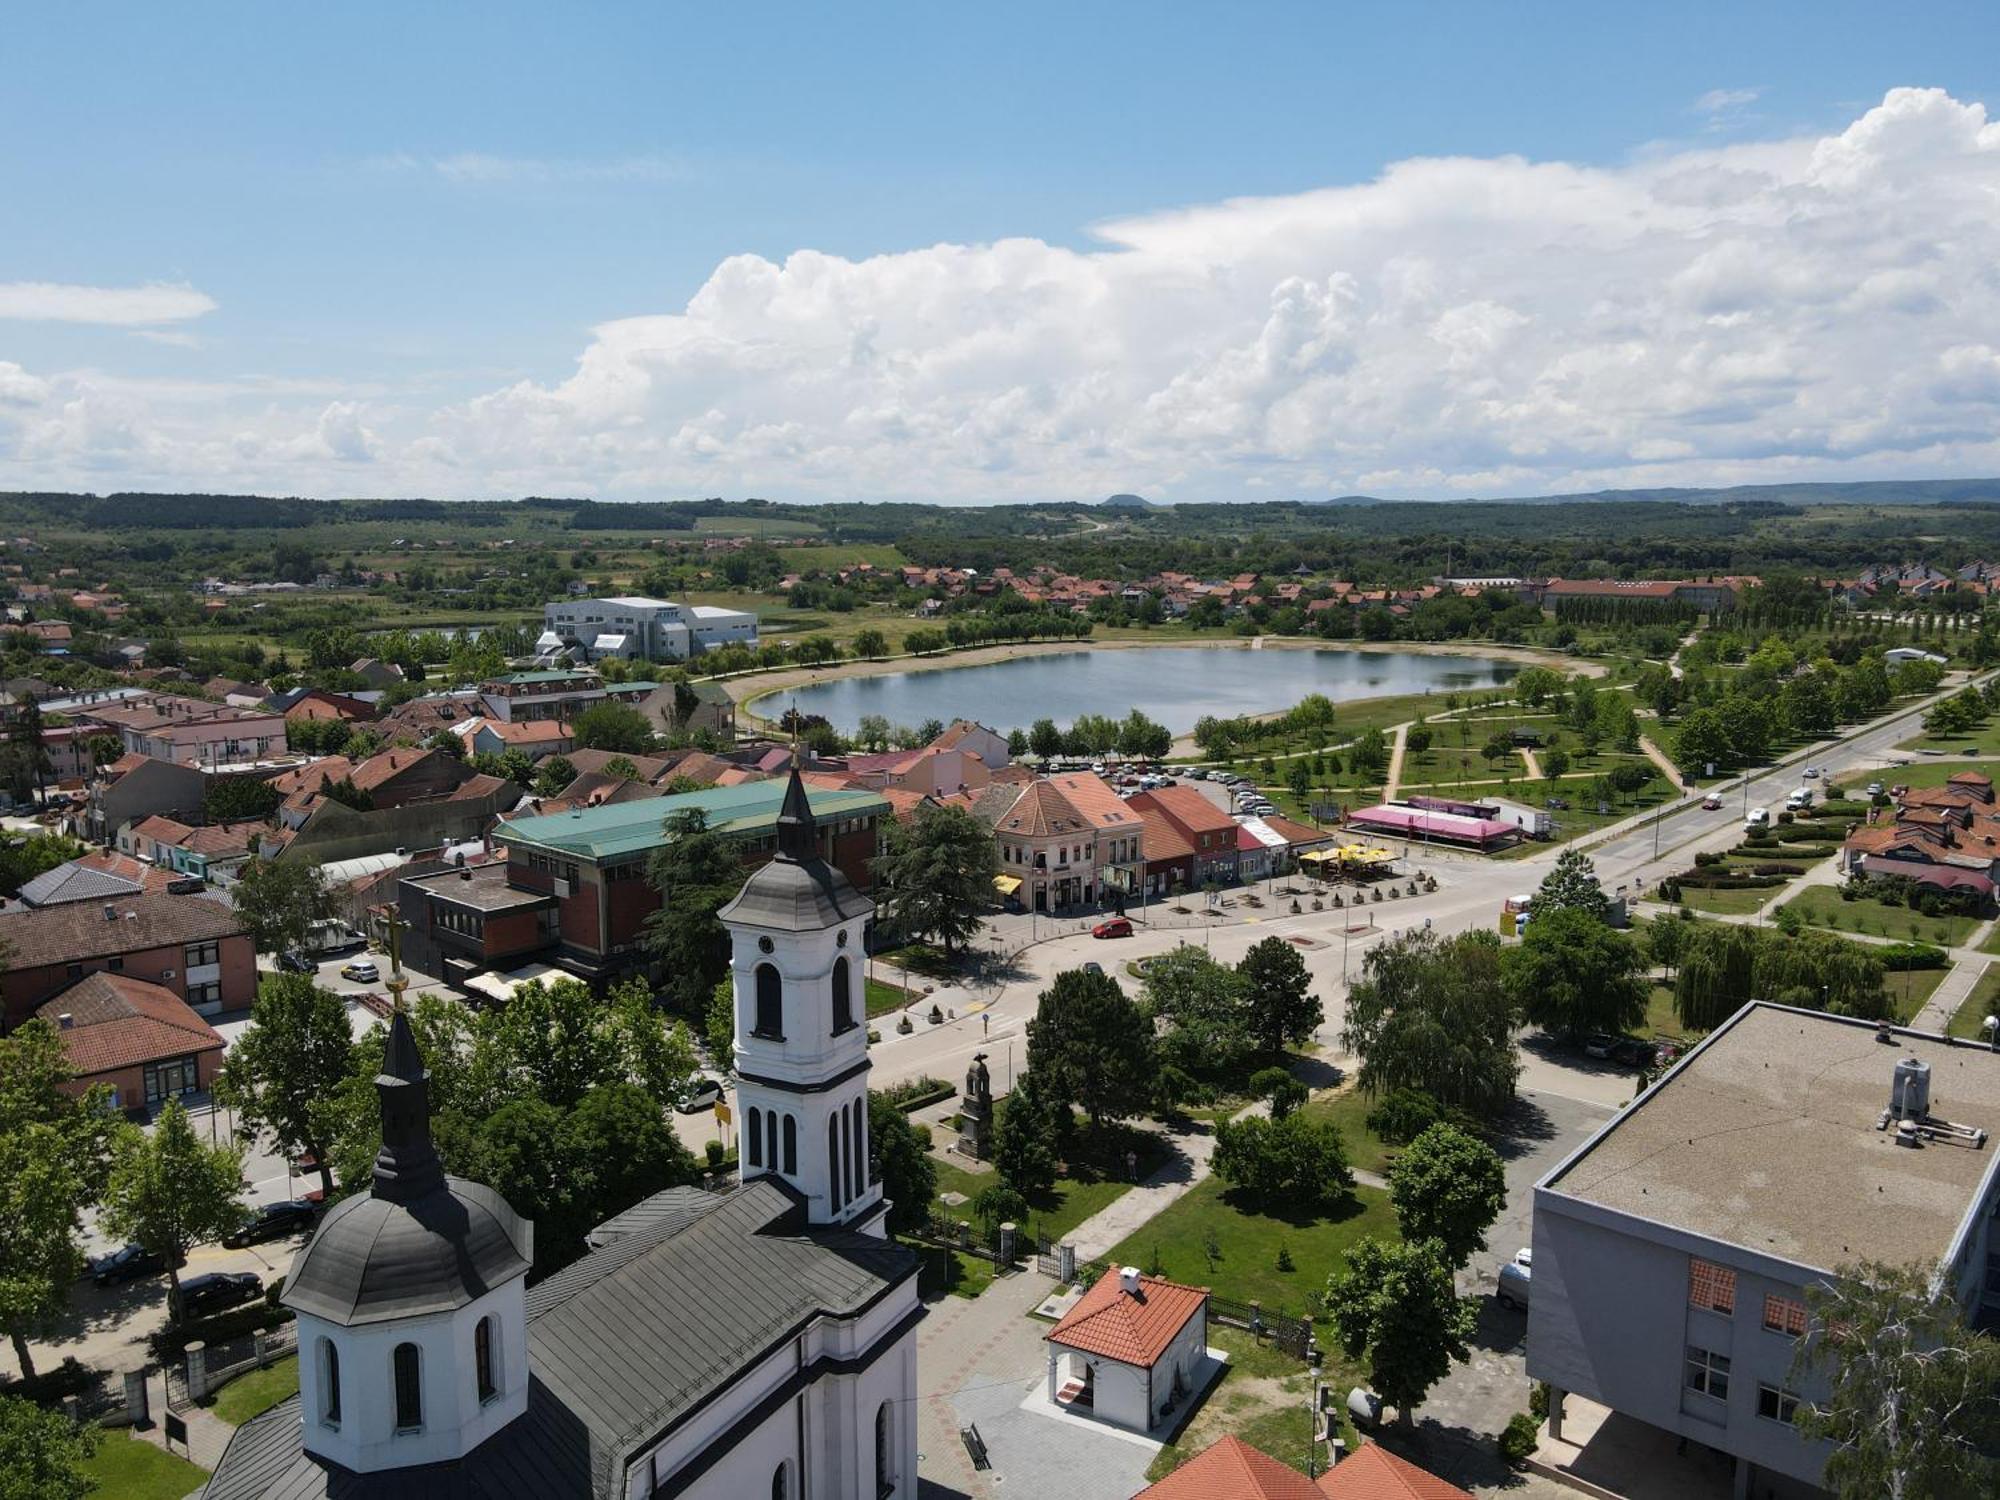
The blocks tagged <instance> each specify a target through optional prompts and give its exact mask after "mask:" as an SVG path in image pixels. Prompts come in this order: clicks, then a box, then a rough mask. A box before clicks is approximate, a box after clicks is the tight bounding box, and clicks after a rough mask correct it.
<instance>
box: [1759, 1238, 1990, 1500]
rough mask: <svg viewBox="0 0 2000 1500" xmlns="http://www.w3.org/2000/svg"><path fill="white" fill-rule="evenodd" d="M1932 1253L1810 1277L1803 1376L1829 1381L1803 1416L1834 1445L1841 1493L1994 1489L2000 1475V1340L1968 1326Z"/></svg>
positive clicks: (1903, 1496)
mask: <svg viewBox="0 0 2000 1500" xmlns="http://www.w3.org/2000/svg"><path fill="white" fill-rule="evenodd" d="M1935 1274H1936V1272H1935V1271H1934V1270H1933V1268H1931V1267H1929V1266H1924V1265H1916V1266H1907V1267H1900V1266H1884V1265H1861V1266H1854V1267H1848V1268H1845V1269H1843V1271H1842V1272H1841V1274H1840V1275H1839V1276H1838V1277H1837V1278H1836V1279H1835V1280H1834V1281H1833V1282H1832V1283H1830V1284H1821V1285H1819V1286H1817V1287H1813V1288H1809V1289H1808V1290H1807V1292H1806V1302H1807V1305H1808V1307H1809V1308H1810V1310H1811V1323H1810V1325H1809V1327H1808V1330H1807V1333H1806V1336H1805V1337H1804V1338H1803V1339H1801V1340H1800V1341H1799V1343H1798V1345H1797V1346H1796V1348H1795V1350H1794V1353H1793V1366H1792V1368H1793V1378H1792V1379H1791V1380H1790V1381H1789V1382H1788V1383H1789V1384H1791V1385H1793V1386H1794V1387H1800V1388H1803V1387H1808V1386H1813V1385H1818V1384H1820V1383H1821V1382H1824V1385H1825V1389H1826V1391H1827V1394H1826V1396H1825V1398H1824V1399H1822V1400H1818V1401H1809V1402H1802V1403H1800V1406H1799V1409H1798V1417H1797V1421H1798V1425H1799V1428H1800V1430H1801V1431H1802V1432H1803V1433H1804V1434H1805V1435H1806V1436H1807V1437H1812V1438H1821V1439H1824V1440H1825V1441H1827V1442H1830V1443H1832V1444H1833V1445H1834V1447H1833V1453H1832V1454H1831V1455H1830V1456H1829V1457H1828V1459H1827V1463H1826V1483H1827V1486H1828V1488H1829V1489H1831V1490H1832V1491H1833V1493H1834V1494H1835V1495H1836V1496H1838V1497H1840V1500H1884V1497H1886V1500H1919V1497H1929V1496H1932V1495H1951V1494H1965V1495H1991V1494H1993V1493H1995V1490H1996V1484H2000V1465H1996V1464H1995V1462H1994V1460H1993V1458H1992V1456H1991V1455H1992V1452H1993V1443H1994V1440H1995V1438H1996V1437H2000V1343H1996V1342H1995V1341H1994V1340H1993V1339H1992V1338H1990V1337H1988V1336H1986V1335H1984V1334H1979V1333H1974V1332H1972V1331H1971V1330H1970V1329H1968V1328H1967V1327H1966V1326H1965V1321H1964V1314H1963V1312H1962V1310H1961V1309H1960V1308H1959V1306H1958V1304H1957V1303H1956V1301H1955V1300H1954V1299H1953V1298H1952V1296H1951V1294H1950V1293H1949V1292H1937V1291H1933V1288H1932V1281H1933V1277H1934V1276H1935Z"/></svg>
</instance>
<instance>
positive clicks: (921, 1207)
mask: <svg viewBox="0 0 2000 1500" xmlns="http://www.w3.org/2000/svg"><path fill="white" fill-rule="evenodd" d="M868 1166H869V1176H870V1180H872V1181H875V1182H879V1183H881V1184H882V1193H883V1196H884V1197H886V1198H887V1199H888V1200H889V1221H888V1227H889V1232H890V1233H891V1234H905V1233H908V1232H909V1231H910V1230H913V1229H916V1228H918V1227H919V1226H921V1225H922V1224H923V1222H924V1221H925V1220H926V1219H927V1218H929V1217H930V1211H931V1200H932V1199H933V1198H935V1197H936V1196H937V1163H936V1162H934V1161H932V1160H931V1154H930V1152H929V1151H927V1150H925V1149H924V1143H923V1141H922V1140H921V1139H919V1138H918V1136H917V1132H916V1128H915V1127H914V1126H912V1125H911V1124H910V1117H909V1116H908V1115H906V1114H904V1113H903V1112H902V1110H900V1109H898V1108H897V1107H896V1106H895V1105H894V1104H892V1103H890V1101H889V1100H887V1099H885V1098H883V1097H882V1096H881V1095H880V1094H876V1093H871V1094H869V1096H868Z"/></svg>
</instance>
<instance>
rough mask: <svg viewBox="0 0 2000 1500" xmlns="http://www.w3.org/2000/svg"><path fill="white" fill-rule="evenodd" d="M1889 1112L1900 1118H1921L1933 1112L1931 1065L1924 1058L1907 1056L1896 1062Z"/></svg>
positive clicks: (1891, 1084) (1890, 1086) (1890, 1088)
mask: <svg viewBox="0 0 2000 1500" xmlns="http://www.w3.org/2000/svg"><path fill="white" fill-rule="evenodd" d="M1889 1112H1890V1113H1891V1114H1892V1115H1894V1116H1895V1117H1896V1118H1897V1119H1899V1120H1921V1119H1923V1118H1924V1116H1926V1115H1928V1114H1929V1113H1930V1112H1931V1065H1930V1064H1929V1063H1927V1062H1925V1061H1924V1060H1923V1059H1922V1058H1918V1057H1906V1058H1904V1059H1903V1060H1902V1061H1901V1062H1899V1063H1897V1064H1896V1072H1895V1075H1894V1077H1893V1078H1892V1079H1891V1080H1890V1085H1889Z"/></svg>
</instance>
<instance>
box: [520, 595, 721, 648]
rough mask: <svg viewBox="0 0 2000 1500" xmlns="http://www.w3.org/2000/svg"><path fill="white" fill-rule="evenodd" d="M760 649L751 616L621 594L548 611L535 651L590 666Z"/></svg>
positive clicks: (566, 603) (558, 604) (560, 603)
mask: <svg viewBox="0 0 2000 1500" xmlns="http://www.w3.org/2000/svg"><path fill="white" fill-rule="evenodd" d="M756 644H757V617H756V616H755V615H753V614H751V613H750V612H749V611H748V610H742V609H720V608H717V607H716V606H714V605H708V604H678V603H675V602H674V601H673V600H671V599H653V598H649V597H647V596H646V595H644V594H621V595H616V596H614V597H611V598H606V599H563V600H559V601H557V602H556V603H554V604H550V605H548V606H546V607H545V608H544V609H543V611H542V634H541V636H540V638H539V639H538V640H536V642H535V651H536V653H537V654H538V655H542V656H554V655H556V654H557V653H559V652H563V651H575V652H579V653H581V655H582V657H583V659H584V660H585V661H602V660H603V659H604V658H605V657H607V656H618V657H624V658H628V659H633V660H640V661H683V660H685V659H686V658H688V657H690V656H699V655H700V654H701V653H702V652H704V651H709V650H713V649H714V648H715V647H717V646H755V645H756Z"/></svg>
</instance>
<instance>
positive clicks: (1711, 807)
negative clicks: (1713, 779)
mask: <svg viewBox="0 0 2000 1500" xmlns="http://www.w3.org/2000/svg"><path fill="white" fill-rule="evenodd" d="M1701 806H1702V811H1704V812H1719V811H1721V809H1722V799H1721V798H1720V797H1718V796H1716V795H1715V793H1713V792H1710V793H1709V794H1708V795H1707V796H1706V797H1704V798H1702V799H1701Z"/></svg>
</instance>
